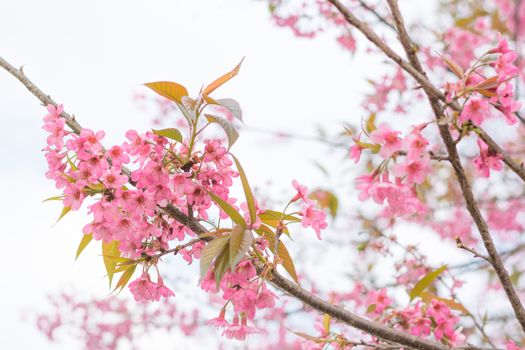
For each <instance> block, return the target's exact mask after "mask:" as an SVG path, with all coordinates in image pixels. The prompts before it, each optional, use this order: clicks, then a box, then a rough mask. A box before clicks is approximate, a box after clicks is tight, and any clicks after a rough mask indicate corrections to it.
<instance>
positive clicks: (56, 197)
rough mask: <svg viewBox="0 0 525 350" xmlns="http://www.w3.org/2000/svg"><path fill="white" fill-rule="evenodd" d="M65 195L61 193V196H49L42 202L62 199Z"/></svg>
mask: <svg viewBox="0 0 525 350" xmlns="http://www.w3.org/2000/svg"><path fill="white" fill-rule="evenodd" d="M64 197H65V196H64V195H61V196H54V197H49V198H46V199H44V200H43V201H42V203H44V202H49V201H61V200H63V199H64Z"/></svg>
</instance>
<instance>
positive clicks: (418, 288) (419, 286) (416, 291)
mask: <svg viewBox="0 0 525 350" xmlns="http://www.w3.org/2000/svg"><path fill="white" fill-rule="evenodd" d="M446 269H447V265H443V266H441V267H440V268H439V269H437V270H434V271H430V272H429V273H427V274H426V275H425V276H423V278H421V279H420V280H419V282H417V283H416V285H415V286H414V288H412V290H411V291H410V300H413V299H414V298H416V297H418V296H419V295H420V294H421V292H423V291H424V290H425V289H426V288H427V287H428V286H430V285H431V284H432V282H434V280H435V279H436V278H438V277H439V275H441V274H442V273H443V271H445V270H446Z"/></svg>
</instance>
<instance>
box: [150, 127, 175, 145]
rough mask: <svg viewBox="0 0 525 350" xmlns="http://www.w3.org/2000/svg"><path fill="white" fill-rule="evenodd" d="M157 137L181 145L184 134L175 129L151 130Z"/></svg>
mask: <svg viewBox="0 0 525 350" xmlns="http://www.w3.org/2000/svg"><path fill="white" fill-rule="evenodd" d="M151 131H153V133H154V134H155V135H159V136H164V137H167V138H169V139H172V140H175V141H177V142H179V143H182V134H181V133H180V131H179V130H177V129H175V128H168V129H161V130H155V129H153V130H151Z"/></svg>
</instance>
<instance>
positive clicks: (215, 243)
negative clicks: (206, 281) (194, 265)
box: [200, 236, 230, 279]
mask: <svg viewBox="0 0 525 350" xmlns="http://www.w3.org/2000/svg"><path fill="white" fill-rule="evenodd" d="M229 239H230V237H229V236H224V237H218V238H215V239H213V240H212V241H211V242H209V243H208V244H206V246H205V247H204V248H203V249H202V251H201V259H200V268H201V279H202V278H204V276H206V274H207V273H208V270H209V269H210V265H211V263H212V261H213V259H215V258H216V257H218V256H219V255H220V254H221V253H222V251H223V250H224V247H225V246H226V243H228V240H229Z"/></svg>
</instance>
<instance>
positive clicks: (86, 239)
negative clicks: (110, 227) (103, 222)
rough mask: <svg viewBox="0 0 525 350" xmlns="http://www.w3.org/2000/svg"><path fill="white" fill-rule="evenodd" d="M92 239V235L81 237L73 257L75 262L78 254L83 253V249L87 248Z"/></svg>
mask: <svg viewBox="0 0 525 350" xmlns="http://www.w3.org/2000/svg"><path fill="white" fill-rule="evenodd" d="M92 239H93V235H92V234H91V233H90V234H87V235H83V237H82V239H81V240H80V244H79V245H78V248H77V255H76V256H75V260H77V259H78V257H79V256H80V254H81V253H82V252H83V251H84V248H86V247H87V245H88V244H89V242H91V240H92Z"/></svg>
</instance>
